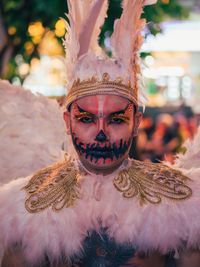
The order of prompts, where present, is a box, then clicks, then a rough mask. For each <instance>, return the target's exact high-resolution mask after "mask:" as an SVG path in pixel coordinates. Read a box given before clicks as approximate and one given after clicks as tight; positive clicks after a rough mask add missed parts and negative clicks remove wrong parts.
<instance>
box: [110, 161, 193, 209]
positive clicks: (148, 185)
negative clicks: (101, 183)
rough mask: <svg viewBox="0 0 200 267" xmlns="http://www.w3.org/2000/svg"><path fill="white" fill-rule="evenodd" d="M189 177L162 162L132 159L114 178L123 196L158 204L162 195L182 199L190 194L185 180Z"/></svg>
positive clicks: (190, 191) (114, 182) (141, 201)
mask: <svg viewBox="0 0 200 267" xmlns="http://www.w3.org/2000/svg"><path fill="white" fill-rule="evenodd" d="M189 180H190V179H189V178H187V177H186V176H184V175H183V174H182V173H181V172H180V171H178V170H174V169H172V168H170V167H168V166H166V165H164V164H161V163H159V164H157V163H146V162H139V161H136V160H133V164H132V166H131V167H130V168H129V169H124V170H122V171H121V172H120V173H119V175H118V177H117V178H115V179H114V181H113V184H114V186H115V188H116V189H117V190H118V191H119V192H121V193H122V196H123V197H124V198H133V197H137V198H138V199H139V201H140V204H141V205H142V204H144V203H146V202H150V203H152V204H158V203H160V202H161V201H162V197H165V198H168V199H171V200H184V199H187V198H189V197H190V196H191V195H192V190H191V188H190V187H188V186H187V185H186V184H185V182H186V181H189Z"/></svg>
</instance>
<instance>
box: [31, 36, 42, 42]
mask: <svg viewBox="0 0 200 267" xmlns="http://www.w3.org/2000/svg"><path fill="white" fill-rule="evenodd" d="M41 38H42V36H40V35H38V36H34V37H33V43H34V44H39V43H40V41H41Z"/></svg>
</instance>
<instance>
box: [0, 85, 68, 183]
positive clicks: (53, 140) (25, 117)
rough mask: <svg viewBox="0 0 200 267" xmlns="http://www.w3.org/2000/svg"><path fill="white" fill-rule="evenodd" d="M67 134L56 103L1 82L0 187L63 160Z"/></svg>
mask: <svg viewBox="0 0 200 267" xmlns="http://www.w3.org/2000/svg"><path fill="white" fill-rule="evenodd" d="M65 135H66V133H65V125H64V121H63V119H62V112H61V110H60V109H59V106H58V103H57V101H56V100H52V99H48V98H47V97H45V96H42V95H38V96H35V95H33V94H32V93H31V92H30V91H28V90H24V89H23V88H22V87H16V86H13V85H11V84H9V83H8V82H5V81H2V80H0V151H1V157H0V169H1V172H0V184H1V183H6V182H8V181H10V180H12V179H15V178H18V177H22V176H27V175H30V174H31V173H33V172H35V171H37V170H38V169H40V168H44V167H46V166H48V165H50V164H52V163H55V162H57V161H59V160H62V158H63V152H62V146H63V143H64V142H65Z"/></svg>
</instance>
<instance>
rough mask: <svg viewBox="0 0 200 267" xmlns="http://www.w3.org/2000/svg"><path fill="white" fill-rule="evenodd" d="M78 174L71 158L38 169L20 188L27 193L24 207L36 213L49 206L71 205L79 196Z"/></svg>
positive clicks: (57, 208)
mask: <svg viewBox="0 0 200 267" xmlns="http://www.w3.org/2000/svg"><path fill="white" fill-rule="evenodd" d="M78 176H79V171H78V170H77V169H75V167H74V164H73V161H72V160H71V159H69V160H68V161H64V162H59V163H56V164H54V165H53V166H51V167H47V168H45V169H42V170H40V171H38V172H37V173H35V174H34V175H33V177H32V178H31V179H30V181H29V183H28V184H27V185H26V186H25V187H23V188H22V189H24V190H25V191H26V192H27V195H28V197H27V199H26V201H25V208H26V209H27V211H29V212H30V213H36V212H39V211H42V210H44V209H46V208H48V207H50V206H51V207H52V209H53V211H59V210H61V209H62V208H64V207H72V206H73V205H74V204H75V201H76V199H78V198H80V196H79V189H80V185H79V183H78Z"/></svg>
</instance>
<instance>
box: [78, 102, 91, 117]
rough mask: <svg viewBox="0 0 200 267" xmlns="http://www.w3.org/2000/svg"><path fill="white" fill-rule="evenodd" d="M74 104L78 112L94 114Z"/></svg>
mask: <svg viewBox="0 0 200 267" xmlns="http://www.w3.org/2000/svg"><path fill="white" fill-rule="evenodd" d="M76 105H77V108H78V111H79V112H80V113H87V114H90V115H92V116H95V114H93V113H91V112H89V111H87V110H85V109H83V108H81V107H80V106H79V105H78V104H76Z"/></svg>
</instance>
